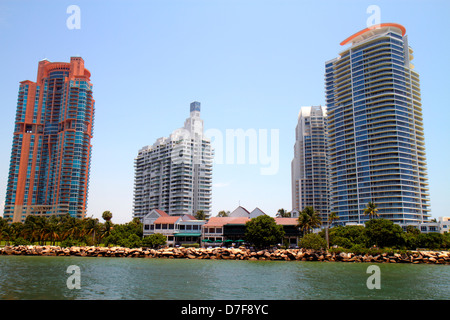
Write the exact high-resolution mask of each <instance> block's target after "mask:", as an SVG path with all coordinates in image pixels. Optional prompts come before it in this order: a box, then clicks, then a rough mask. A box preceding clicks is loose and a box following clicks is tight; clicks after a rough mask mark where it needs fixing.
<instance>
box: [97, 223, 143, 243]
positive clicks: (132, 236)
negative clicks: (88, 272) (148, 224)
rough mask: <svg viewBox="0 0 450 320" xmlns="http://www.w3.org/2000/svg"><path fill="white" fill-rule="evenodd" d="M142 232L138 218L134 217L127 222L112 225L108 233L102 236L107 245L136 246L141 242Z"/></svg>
mask: <svg viewBox="0 0 450 320" xmlns="http://www.w3.org/2000/svg"><path fill="white" fill-rule="evenodd" d="M142 234H143V230H142V223H141V221H140V220H139V218H134V219H133V220H132V221H130V222H128V223H125V224H117V225H114V228H113V229H112V230H111V232H110V234H109V235H108V236H106V237H105V238H104V243H105V244H106V245H107V246H109V245H113V246H121V247H130V248H133V247H138V246H140V245H141V244H142V243H141V240H142Z"/></svg>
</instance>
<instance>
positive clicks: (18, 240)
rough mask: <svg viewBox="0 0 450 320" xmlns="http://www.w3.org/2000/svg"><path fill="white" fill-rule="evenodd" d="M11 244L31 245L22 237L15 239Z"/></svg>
mask: <svg viewBox="0 0 450 320" xmlns="http://www.w3.org/2000/svg"><path fill="white" fill-rule="evenodd" d="M12 243H13V246H28V245H30V244H31V242H30V241H28V240H25V239H24V238H22V237H19V238H17V239H15V240H14V241H13V242H12Z"/></svg>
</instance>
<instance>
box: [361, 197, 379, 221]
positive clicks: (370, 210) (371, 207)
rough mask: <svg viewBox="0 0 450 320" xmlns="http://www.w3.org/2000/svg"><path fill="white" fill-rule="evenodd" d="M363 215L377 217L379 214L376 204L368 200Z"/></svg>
mask: <svg viewBox="0 0 450 320" xmlns="http://www.w3.org/2000/svg"><path fill="white" fill-rule="evenodd" d="M364 215H366V216H369V219H373V218H375V217H378V216H379V214H378V208H377V205H376V204H375V203H374V202H372V201H369V202H368V203H367V207H366V208H365V209H364Z"/></svg>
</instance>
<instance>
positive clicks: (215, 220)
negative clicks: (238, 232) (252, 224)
mask: <svg viewBox="0 0 450 320" xmlns="http://www.w3.org/2000/svg"><path fill="white" fill-rule="evenodd" d="M249 220H250V219H249V218H247V217H211V218H210V219H209V220H208V222H207V223H205V224H204V226H205V227H222V226H224V225H226V224H245V223H246V222H247V221H249Z"/></svg>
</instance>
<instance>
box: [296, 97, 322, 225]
mask: <svg viewBox="0 0 450 320" xmlns="http://www.w3.org/2000/svg"><path fill="white" fill-rule="evenodd" d="M326 116H327V111H326V107H324V106H311V107H302V108H301V109H300V112H299V115H298V124H297V127H296V130H295V144H294V159H293V160H292V163H291V176H292V177H291V178H292V179H291V180H292V209H293V210H298V211H302V210H303V209H304V208H305V207H313V208H314V210H315V211H317V212H318V214H319V216H320V217H321V219H322V220H324V221H325V220H326V219H327V216H328V212H329V208H328V172H327V136H326V134H327V130H326Z"/></svg>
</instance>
